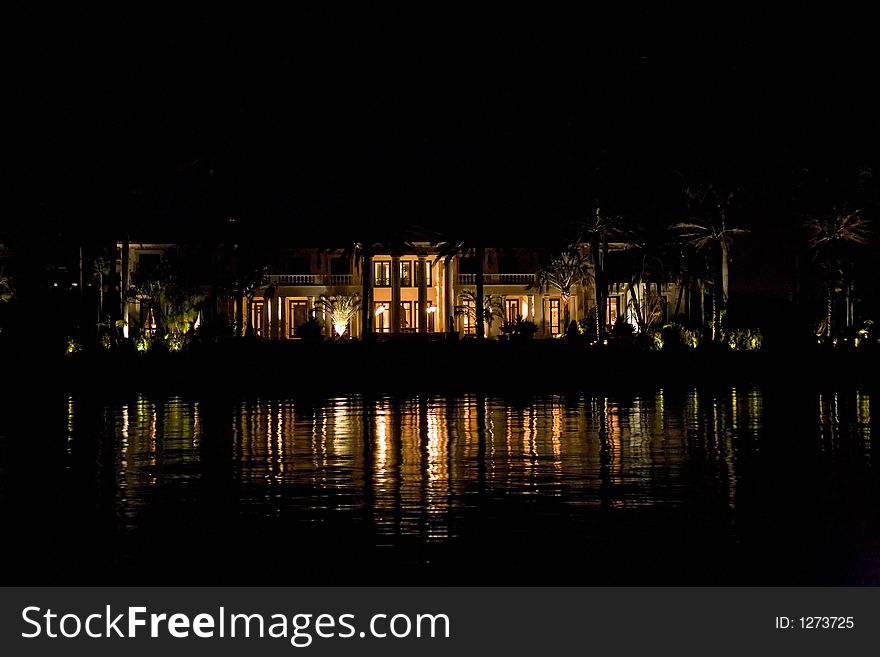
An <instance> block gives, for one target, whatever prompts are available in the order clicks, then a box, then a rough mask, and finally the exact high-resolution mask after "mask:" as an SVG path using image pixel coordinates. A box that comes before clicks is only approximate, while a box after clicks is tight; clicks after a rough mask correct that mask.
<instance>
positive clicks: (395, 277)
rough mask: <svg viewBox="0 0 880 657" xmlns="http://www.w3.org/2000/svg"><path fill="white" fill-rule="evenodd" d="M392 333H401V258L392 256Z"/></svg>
mask: <svg viewBox="0 0 880 657" xmlns="http://www.w3.org/2000/svg"><path fill="white" fill-rule="evenodd" d="M391 332H392V333H400V256H399V255H393V256H391Z"/></svg>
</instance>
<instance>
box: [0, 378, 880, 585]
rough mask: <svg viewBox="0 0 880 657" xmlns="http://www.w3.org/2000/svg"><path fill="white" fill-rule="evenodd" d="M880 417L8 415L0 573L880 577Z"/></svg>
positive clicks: (369, 402) (739, 406) (610, 400)
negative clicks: (879, 422) (879, 443)
mask: <svg viewBox="0 0 880 657" xmlns="http://www.w3.org/2000/svg"><path fill="white" fill-rule="evenodd" d="M878 404H880V400H878V399H877V397H876V395H873V394H871V393H869V392H865V391H857V390H849V391H837V392H834V391H830V392H824V393H818V392H797V393H794V392H788V393H784V392H781V391H778V390H777V391H770V390H760V389H757V388H726V389H716V390H703V389H677V390H672V389H656V390H653V391H651V392H649V393H648V394H639V395H609V396H592V395H575V396H541V397H528V398H522V399H510V398H506V399H499V398H493V397H485V396H479V395H463V396H420V397H410V398H406V397H381V396H380V397H369V398H366V397H360V396H345V397H336V398H322V399H317V400H316V399H310V400H296V399H252V400H245V401H242V400H236V401H230V400H224V401H219V400H216V399H214V400H198V399H186V398H180V397H168V398H151V397H145V396H135V397H131V398H126V399H122V400H117V401H114V402H113V403H106V402H101V401H96V400H94V399H85V398H83V399H78V398H69V399H57V400H55V401H51V402H50V401H41V402H39V403H23V404H21V405H11V404H8V405H7V406H5V407H4V409H3V411H4V412H3V415H2V417H0V509H2V514H3V523H4V524H3V526H4V532H3V541H4V544H5V545H4V550H3V553H2V554H3V555H4V557H3V561H4V563H3V564H2V572H3V575H2V579H3V581H4V583H23V584H36V583H56V582H57V583H73V584H98V583H111V584H112V583H116V584H136V583H137V584H163V583H175V584H184V583H186V584H190V583H191V584H351V583H357V584H368V583H369V584H416V583H425V584H464V583H475V584H494V583H500V584H872V585H878V584H880V505H878V502H880V486H878V481H880V478H878V462H877V457H878V450H877V448H876V447H875V441H876V438H877V436H876V431H875V429H874V427H875V426H876V420H875V418H874V416H876V414H878V413H880V409H878V408H877V405H878ZM872 432H873V433H872Z"/></svg>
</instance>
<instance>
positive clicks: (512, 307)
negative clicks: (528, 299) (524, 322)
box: [504, 299, 522, 322]
mask: <svg viewBox="0 0 880 657" xmlns="http://www.w3.org/2000/svg"><path fill="white" fill-rule="evenodd" d="M504 309H505V311H506V313H505V314H506V315H507V321H508V322H515V321H516V320H517V318H518V317H520V315H521V314H522V313H520V311H519V299H505V300H504Z"/></svg>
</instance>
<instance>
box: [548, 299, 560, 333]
mask: <svg viewBox="0 0 880 657" xmlns="http://www.w3.org/2000/svg"><path fill="white" fill-rule="evenodd" d="M559 311H560V303H559V299H550V335H559V333H560V330H559V324H560V312H559Z"/></svg>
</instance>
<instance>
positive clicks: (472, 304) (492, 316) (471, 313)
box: [457, 290, 504, 336]
mask: <svg viewBox="0 0 880 657" xmlns="http://www.w3.org/2000/svg"><path fill="white" fill-rule="evenodd" d="M458 296H459V298H460V299H461V300H462V301H463V302H464V303H462V304H461V306H459V307H458V308H457V313H459V314H467V316H468V317H470V318H471V321H472V322H474V327H475V328H476V330H477V336H479V335H480V333H482V334H483V335H484V336H485V335H486V330H485V325H488V326H489V327H490V328H491V326H492V322H494V321H495V320H496V319H502V318H503V317H504V303H503V302H502V298H501V297H499V296H495V295H492V294H487V295H485V296H484V297H483V312H482V321H480V320H479V318H478V317H477V308H479V307H480V306H479V298H480V296H479V293H478V292H474V291H473V290H462V291H461V292H460V293H459V295H458ZM481 327H482V329H483V330H482V331H481V330H480V329H481Z"/></svg>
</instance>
